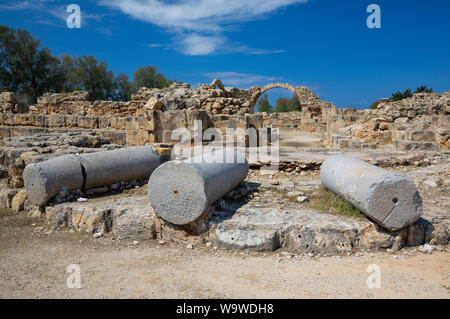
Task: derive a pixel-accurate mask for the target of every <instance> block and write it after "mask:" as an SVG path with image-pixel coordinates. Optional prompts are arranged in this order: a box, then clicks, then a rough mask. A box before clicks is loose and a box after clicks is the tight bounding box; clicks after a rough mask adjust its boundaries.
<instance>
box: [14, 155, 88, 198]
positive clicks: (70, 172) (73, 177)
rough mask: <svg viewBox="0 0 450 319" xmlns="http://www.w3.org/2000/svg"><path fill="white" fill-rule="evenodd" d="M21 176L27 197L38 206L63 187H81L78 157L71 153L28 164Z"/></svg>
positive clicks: (81, 178)
mask: <svg viewBox="0 0 450 319" xmlns="http://www.w3.org/2000/svg"><path fill="white" fill-rule="evenodd" d="M22 176H23V180H24V184H25V189H26V192H27V197H28V199H29V200H30V201H31V202H33V203H34V204H36V205H39V206H41V205H44V204H45V203H47V202H48V201H49V200H50V199H51V198H52V197H53V196H55V195H56V194H58V193H59V191H61V189H63V188H64V187H68V188H69V189H72V190H75V189H81V188H82V187H83V170H82V167H81V164H80V161H79V160H78V157H77V156H76V155H72V154H71V155H63V156H58V157H56V158H53V159H51V160H48V161H44V162H40V163H34V164H28V165H27V166H26V167H25V169H24V171H23V174H22Z"/></svg>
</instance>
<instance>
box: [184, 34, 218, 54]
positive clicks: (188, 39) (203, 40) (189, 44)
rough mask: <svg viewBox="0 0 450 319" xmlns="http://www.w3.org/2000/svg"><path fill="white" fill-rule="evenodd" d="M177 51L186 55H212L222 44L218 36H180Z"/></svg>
mask: <svg viewBox="0 0 450 319" xmlns="http://www.w3.org/2000/svg"><path fill="white" fill-rule="evenodd" d="M181 37H182V39H181V40H180V41H179V50H180V51H181V52H184V53H185V54H186V55H208V54H212V53H214V52H215V51H216V50H217V48H219V47H220V46H221V45H222V44H223V43H224V42H225V40H224V38H222V37H220V36H205V35H199V34H188V35H184V36H181Z"/></svg>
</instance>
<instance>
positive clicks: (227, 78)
mask: <svg viewBox="0 0 450 319" xmlns="http://www.w3.org/2000/svg"><path fill="white" fill-rule="evenodd" d="M203 76H205V77H207V78H210V79H220V80H221V81H222V83H223V84H224V85H232V86H238V87H244V86H247V87H250V86H253V85H260V84H267V83H270V82H278V81H282V80H283V79H282V78H280V77H274V76H265V75H259V74H249V73H239V72H214V73H205V74H203Z"/></svg>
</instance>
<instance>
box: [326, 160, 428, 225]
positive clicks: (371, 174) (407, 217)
mask: <svg viewBox="0 0 450 319" xmlns="http://www.w3.org/2000/svg"><path fill="white" fill-rule="evenodd" d="M320 181H321V182H322V184H323V185H324V186H325V187H326V188H327V189H329V190H331V191H333V192H334V193H336V194H338V195H340V196H342V197H344V198H345V199H346V200H348V201H349V202H350V203H352V204H353V206H355V207H356V208H358V209H359V210H360V211H361V212H362V213H364V214H365V215H366V216H368V217H369V218H371V219H373V220H374V221H375V222H377V223H378V224H379V225H380V226H382V227H384V228H386V229H388V230H391V231H396V230H399V229H401V228H403V227H405V226H408V225H410V224H412V223H414V222H415V221H416V220H417V219H419V217H420V215H421V214H422V198H421V197H420V195H419V192H418V191H417V189H416V186H415V185H414V182H413V181H412V180H411V179H410V178H408V177H407V176H405V175H401V174H396V173H392V172H389V171H386V170H384V169H382V168H379V167H377V166H374V165H371V164H368V163H366V162H363V161H360V160H358V159H356V158H353V157H350V156H345V155H337V156H332V157H330V158H328V159H327V160H326V161H325V162H324V163H323V164H322V168H321V169H320Z"/></svg>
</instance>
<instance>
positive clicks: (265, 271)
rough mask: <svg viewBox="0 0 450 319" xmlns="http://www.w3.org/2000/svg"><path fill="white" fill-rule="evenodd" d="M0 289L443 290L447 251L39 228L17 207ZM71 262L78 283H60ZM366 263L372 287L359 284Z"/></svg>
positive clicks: (7, 224) (390, 293) (61, 293)
mask: <svg viewBox="0 0 450 319" xmlns="http://www.w3.org/2000/svg"><path fill="white" fill-rule="evenodd" d="M0 234H1V235H0V298H449V297H450V267H449V265H450V254H449V253H448V251H445V249H448V248H443V247H442V249H440V250H441V251H437V250H435V251H433V252H432V253H431V254H424V253H421V252H419V251H417V249H415V248H406V249H402V250H401V251H399V252H397V253H395V254H388V253H385V252H378V253H358V254H356V255H351V256H334V257H312V258H311V257H308V256H298V255H292V254H291V253H288V252H285V251H282V250H278V251H276V252H273V253H248V252H232V251H224V250H216V249H214V247H212V246H207V245H206V244H205V245H198V246H195V247H193V248H192V249H189V248H188V247H185V246H184V245H181V244H175V243H164V244H162V243H159V242H158V241H156V240H154V241H148V242H144V243H137V242H135V243H133V242H131V241H124V240H121V241H119V240H114V239H112V238H111V237H103V238H98V239H95V238H93V237H92V236H90V235H87V234H80V233H73V232H71V231H69V230H60V231H49V229H48V228H46V227H44V223H43V221H41V220H30V219H28V218H26V217H25V215H24V214H23V213H21V214H15V215H10V214H9V215H5V214H4V215H3V216H2V217H0ZM71 264H76V265H79V267H80V270H81V286H82V288H81V289H69V288H67V283H66V281H67V278H68V277H69V276H70V274H69V273H67V267H68V266H69V265H71ZM371 264H376V265H378V266H379V267H380V270H381V288H372V289H369V288H368V287H367V283H366V282H367V278H368V277H369V276H370V275H371V273H369V272H367V267H368V266H369V265H371Z"/></svg>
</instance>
